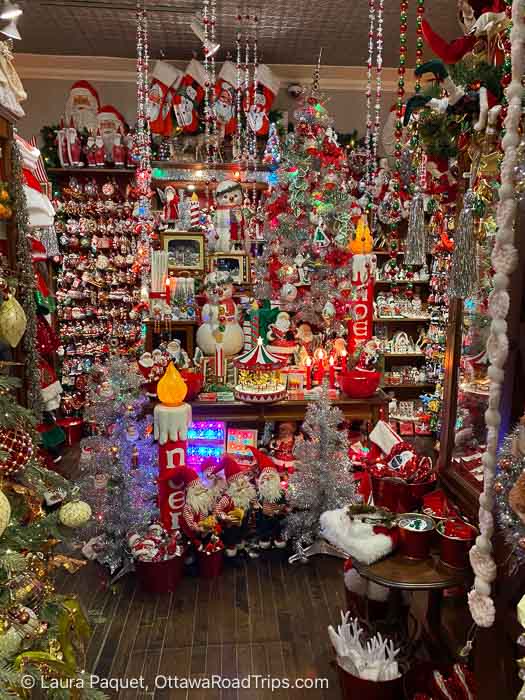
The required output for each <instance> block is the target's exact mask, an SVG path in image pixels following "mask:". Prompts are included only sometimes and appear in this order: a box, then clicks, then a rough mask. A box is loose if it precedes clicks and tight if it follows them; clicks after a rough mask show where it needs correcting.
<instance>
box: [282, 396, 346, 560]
mask: <svg viewBox="0 0 525 700" xmlns="http://www.w3.org/2000/svg"><path fill="white" fill-rule="evenodd" d="M343 422H344V415H343V413H342V411H341V410H340V409H339V408H337V407H334V406H332V405H331V404H330V399H329V398H328V389H327V387H326V386H324V387H323V390H322V392H321V395H320V397H319V399H318V400H317V401H316V402H315V403H313V404H311V405H310V406H309V407H308V410H307V412H306V416H305V420H304V423H303V431H304V432H305V433H306V438H305V439H304V440H302V441H299V442H298V443H297V445H296V448H295V456H296V458H297V461H298V466H297V468H296V471H295V472H294V473H293V474H292V476H291V477H290V481H289V486H288V494H289V502H290V506H291V507H292V509H293V512H292V513H291V514H290V515H289V516H288V517H287V519H286V522H285V535H286V537H287V538H288V539H290V540H291V541H292V542H293V543H294V544H295V546H296V548H304V547H306V546H308V545H309V544H312V543H313V542H314V541H315V539H316V538H317V536H318V534H319V518H320V517H321V515H322V513H324V511H326V510H333V509H335V508H341V507H343V506H345V505H347V504H348V503H350V502H351V501H352V499H353V496H354V478H353V475H352V470H351V463H350V459H349V457H348V448H349V444H348V436H347V433H346V430H344V429H342V428H341V424H342V423H343Z"/></svg>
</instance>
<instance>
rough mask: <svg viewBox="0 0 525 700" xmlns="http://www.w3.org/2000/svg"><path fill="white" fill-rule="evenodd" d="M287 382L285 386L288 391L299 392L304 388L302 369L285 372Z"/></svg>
mask: <svg viewBox="0 0 525 700" xmlns="http://www.w3.org/2000/svg"><path fill="white" fill-rule="evenodd" d="M286 377H287V382H286V388H287V390H288V391H290V392H292V393H294V392H300V391H303V389H304V371H301V372H288V373H287V374H286Z"/></svg>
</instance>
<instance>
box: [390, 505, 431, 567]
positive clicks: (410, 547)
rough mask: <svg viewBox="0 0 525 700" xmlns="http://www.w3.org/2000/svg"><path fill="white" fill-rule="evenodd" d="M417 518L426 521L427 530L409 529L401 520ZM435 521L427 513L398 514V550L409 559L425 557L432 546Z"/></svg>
mask: <svg viewBox="0 0 525 700" xmlns="http://www.w3.org/2000/svg"><path fill="white" fill-rule="evenodd" d="M412 518H419V519H421V520H424V521H425V522H426V523H428V529H427V530H410V529H408V528H407V527H404V526H403V520H410V519H412ZM435 527H436V524H435V522H434V521H433V520H432V518H431V517H430V516H429V515H422V514H421V513H403V514H402V515H400V516H399V521H398V532H399V551H400V552H401V554H403V556H405V557H408V558H409V559H426V558H427V557H428V556H429V554H430V547H431V546H432V541H433V535H434V529H435Z"/></svg>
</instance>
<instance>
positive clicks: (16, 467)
mask: <svg viewBox="0 0 525 700" xmlns="http://www.w3.org/2000/svg"><path fill="white" fill-rule="evenodd" d="M34 449H35V448H34V445H33V440H32V438H31V435H30V434H29V433H28V432H26V431H25V430H23V429H22V428H2V429H0V453H4V454H5V455H6V456H5V457H4V458H3V459H0V475H2V476H10V475H11V474H16V472H18V471H20V470H21V469H23V468H24V467H25V466H26V464H27V463H28V462H29V460H30V459H31V457H32V456H33V452H34Z"/></svg>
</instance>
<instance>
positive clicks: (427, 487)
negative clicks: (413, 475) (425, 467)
mask: <svg viewBox="0 0 525 700" xmlns="http://www.w3.org/2000/svg"><path fill="white" fill-rule="evenodd" d="M434 486H435V480H432V481H425V482H424V483H422V484H407V482H406V481H405V480H404V479H399V478H397V477H394V476H373V475H372V493H373V494H374V505H375V506H377V507H380V508H388V510H391V511H392V513H408V512H412V511H415V510H417V509H418V508H419V507H420V506H421V503H422V502H423V496H424V495H425V494H426V493H428V491H431V490H432V489H433V488H434Z"/></svg>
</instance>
